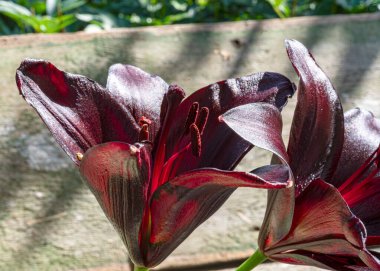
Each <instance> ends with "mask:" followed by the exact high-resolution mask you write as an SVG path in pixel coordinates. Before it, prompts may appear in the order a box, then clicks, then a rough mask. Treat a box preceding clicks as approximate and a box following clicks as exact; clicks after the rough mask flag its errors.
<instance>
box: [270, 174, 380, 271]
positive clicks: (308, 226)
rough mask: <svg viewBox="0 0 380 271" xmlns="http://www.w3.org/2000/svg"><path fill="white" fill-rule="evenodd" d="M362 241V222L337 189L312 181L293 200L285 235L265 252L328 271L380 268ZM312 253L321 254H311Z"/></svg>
mask: <svg viewBox="0 0 380 271" xmlns="http://www.w3.org/2000/svg"><path fill="white" fill-rule="evenodd" d="M365 241H366V229H365V227H364V225H363V223H362V222H361V221H360V220H359V219H358V218H357V217H356V216H354V215H353V214H352V212H351V211H350V209H349V207H348V206H347V204H346V202H345V201H344V199H343V198H342V196H341V195H340V193H339V191H337V190H336V189H335V188H334V187H333V186H331V185H329V184H327V183H326V182H324V181H323V180H314V181H312V183H311V184H309V185H308V187H307V188H306V189H305V190H304V191H303V192H302V193H301V194H300V195H299V196H298V197H297V199H296V202H295V209H294V215H293V224H292V228H291V230H290V231H289V233H288V235H287V236H286V237H285V238H284V239H283V240H281V242H279V243H278V245H277V246H276V245H273V246H271V247H270V249H267V250H266V251H265V254H266V255H267V256H268V257H269V258H272V255H273V259H274V260H277V261H282V262H288V263H289V262H290V263H291V262H292V260H293V261H294V263H296V264H304V265H314V266H317V267H321V266H325V267H324V268H326V267H329V268H327V269H331V270H353V269H351V268H350V267H351V266H356V267H357V268H358V267H363V268H365V267H369V268H370V270H380V262H379V261H378V260H377V259H376V257H374V256H373V255H371V254H370V253H369V252H368V251H367V249H366V247H365ZM288 251H290V253H288ZM298 253H300V254H299V255H298ZM314 253H316V254H317V255H318V254H319V255H324V256H323V257H322V256H320V257H314ZM300 256H301V257H300ZM315 262H319V264H315Z"/></svg>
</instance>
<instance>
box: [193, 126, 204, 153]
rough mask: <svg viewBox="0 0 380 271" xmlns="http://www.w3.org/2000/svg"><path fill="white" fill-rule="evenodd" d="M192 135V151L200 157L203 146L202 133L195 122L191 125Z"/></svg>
mask: <svg viewBox="0 0 380 271" xmlns="http://www.w3.org/2000/svg"><path fill="white" fill-rule="evenodd" d="M190 136H191V152H192V153H193V155H194V156H195V157H200V156H201V148H202V141H201V133H200V132H199V129H198V127H197V125H195V124H194V123H193V124H191V125H190Z"/></svg>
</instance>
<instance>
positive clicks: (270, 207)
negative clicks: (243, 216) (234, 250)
mask: <svg viewBox="0 0 380 271" xmlns="http://www.w3.org/2000/svg"><path fill="white" fill-rule="evenodd" d="M221 119H222V120H223V121H224V122H225V123H226V124H227V125H228V126H229V127H230V128H231V129H232V130H234V131H235V132H236V133H237V134H238V135H239V136H241V137H242V138H244V139H245V140H247V141H248V142H250V143H251V144H253V145H255V146H257V147H260V148H263V149H266V150H269V151H271V152H273V153H274V154H276V155H277V156H278V157H279V158H280V160H282V162H283V163H285V164H286V165H287V162H288V155H287V153H286V150H285V146H284V143H283V141H282V137H281V130H282V119H281V115H280V112H279V110H278V109H277V108H276V107H275V106H273V105H270V104H266V103H255V104H247V105H242V106H238V107H236V108H233V109H231V110H229V111H227V112H226V113H225V114H223V115H222V117H221ZM292 179H293V177H291V178H290V180H289V185H291V183H292ZM293 208H294V191H293V188H291V189H283V190H279V191H268V204H267V210H266V214H265V218H264V222H263V225H262V227H261V230H260V236H259V247H261V248H263V247H267V246H271V245H272V244H273V243H276V242H277V241H278V240H280V239H281V238H283V237H284V236H285V235H286V234H287V233H288V231H289V229H290V226H291V218H292V215H291V214H292V212H293Z"/></svg>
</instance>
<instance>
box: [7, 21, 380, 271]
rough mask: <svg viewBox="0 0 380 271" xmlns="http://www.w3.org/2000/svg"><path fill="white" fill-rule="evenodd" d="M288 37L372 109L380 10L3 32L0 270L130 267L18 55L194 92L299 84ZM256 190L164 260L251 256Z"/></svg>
mask: <svg viewBox="0 0 380 271" xmlns="http://www.w3.org/2000/svg"><path fill="white" fill-rule="evenodd" d="M285 38H294V39H298V40H300V41H301V42H303V43H304V44H306V45H307V46H308V47H309V48H310V49H311V51H312V52H313V53H314V56H315V58H316V59H317V61H318V62H319V64H320V65H321V66H322V67H323V69H324V70H325V71H326V73H327V74H328V75H329V76H330V78H331V79H332V81H333V83H334V85H335V86H336V89H337V90H338V92H339V94H340V97H341V99H342V101H343V104H344V107H345V109H350V108H353V107H356V106H360V107H365V108H367V109H369V110H372V111H373V113H374V114H375V115H377V116H378V117H380V106H379V105H380V91H379V87H380V55H379V49H380V14H371V15H366V14H364V15H355V16H333V17H315V18H313V17H309V18H295V19H289V20H268V21H261V22H238V23H221V24H209V25H184V26H179V25H178V26H165V27H155V28H153V27H148V28H136V29H120V30H113V31H109V32H102V33H97V34H86V33H77V34H58V35H49V36H45V35H24V36H12V37H0V74H1V80H0V270H14V271H18V270H30V271H32V270H36V271H37V270H38V271H43V270H83V269H86V268H91V270H127V265H126V263H127V255H126V252H125V249H124V247H123V245H122V243H121V242H120V240H119V238H118V236H117V235H116V234H115V232H114V231H113V229H112V227H111V226H110V225H109V223H108V222H107V220H106V218H105V217H104V215H103V214H102V212H101V210H100V208H99V207H98V205H97V203H96V202H95V199H94V197H93V196H92V195H91V194H90V193H89V191H88V189H86V187H85V186H84V185H83V184H82V182H81V180H80V178H79V175H78V173H77V172H76V169H75V168H74V167H73V166H72V164H71V162H70V161H69V159H68V158H67V157H66V156H65V154H64V153H63V151H61V150H60V149H59V147H58V146H57V145H56V144H55V142H54V141H53V139H52V137H51V136H50V134H49V132H48V131H47V129H46V128H45V127H44V125H43V124H42V122H41V121H40V119H39V118H38V117H37V115H36V114H35V113H34V111H33V110H32V108H30V107H29V106H28V105H27V104H26V103H25V102H24V101H23V99H22V98H21V97H20V96H19V95H18V91H17V88H16V85H15V81H14V76H15V70H16V68H17V67H18V65H19V64H20V62H21V60H22V59H24V58H26V57H31V58H44V59H48V60H50V61H52V62H53V63H55V64H56V65H57V66H58V67H60V68H61V69H64V70H66V71H69V72H73V73H80V74H84V75H86V76H88V77H90V78H93V79H95V80H97V81H99V82H101V83H102V84H105V81H106V77H107V70H108V67H109V66H110V65H111V64H113V63H117V62H118V63H129V64H132V65H136V66H138V67H141V68H142V69H144V70H146V71H148V72H150V73H156V74H158V75H160V76H161V77H162V78H164V79H165V80H166V81H167V82H170V83H177V84H179V85H181V86H183V87H184V88H185V89H186V90H187V91H188V93H191V92H192V91H194V90H196V89H198V88H200V87H202V86H204V85H206V84H210V83H213V82H216V81H218V80H222V79H226V78H230V77H235V76H241V75H246V74H250V73H254V72H258V71H276V72H280V73H283V74H285V75H287V76H288V77H289V78H291V79H292V80H294V81H295V82H297V78H296V75H295V73H294V72H293V69H292V67H291V65H290V63H289V61H288V59H287V56H286V52H285V49H284V46H283V41H284V39H285ZM294 105H295V99H294V98H293V100H292V101H291V102H290V103H289V105H288V106H287V109H286V110H285V111H284V118H285V120H284V122H285V127H284V137H285V138H286V137H287V135H288V131H289V127H290V121H291V115H292V112H293V109H294ZM268 157H269V156H268V155H267V154H266V153H264V152H260V151H256V152H254V153H252V154H249V156H248V158H247V159H245V161H244V164H243V166H242V167H243V168H245V169H251V168H253V167H255V166H256V165H258V164H262V163H266V162H268ZM265 197H266V193H265V191H262V190H255V189H240V190H238V191H237V192H236V193H235V194H234V195H233V196H232V197H231V199H230V200H229V201H228V203H227V204H226V205H225V206H224V207H223V208H222V209H221V210H220V211H219V212H218V213H217V214H216V215H215V216H213V217H212V218H211V219H210V220H209V221H207V222H206V223H204V224H203V225H202V226H201V227H199V229H197V230H196V231H195V232H194V234H193V235H192V236H191V237H190V238H189V239H188V240H187V241H186V242H185V243H183V244H182V245H181V246H180V247H179V248H178V249H177V250H176V251H175V253H174V254H173V256H172V257H171V258H169V259H168V260H167V261H166V262H164V263H163V264H162V266H161V268H168V267H171V268H173V270H179V269H180V266H183V267H184V269H185V270H190V269H192V268H190V266H196V265H205V264H209V263H210V262H228V261H230V260H231V261H232V260H238V259H240V258H242V257H245V256H246V255H248V254H247V253H249V252H250V251H252V250H253V249H254V248H255V243H256V236H257V230H258V229H259V227H260V223H261V220H262V217H263V214H264V208H265V203H266V202H265ZM179 259H181V260H179ZM99 267H103V268H99ZM273 267H275V269H277V270H288V269H286V268H285V267H284V266H283V265H270V264H269V265H265V266H263V267H262V269H259V270H272V269H273ZM205 268H206V269H205V270H210V269H211V267H205ZM192 270H193V269H192ZM292 270H295V269H292ZM300 270H312V269H310V268H305V267H303V268H300ZM313 270H314V269H313Z"/></svg>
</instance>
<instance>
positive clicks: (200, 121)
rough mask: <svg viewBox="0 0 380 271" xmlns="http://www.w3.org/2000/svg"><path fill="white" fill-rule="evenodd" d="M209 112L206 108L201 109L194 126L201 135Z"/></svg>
mask: <svg viewBox="0 0 380 271" xmlns="http://www.w3.org/2000/svg"><path fill="white" fill-rule="evenodd" d="M208 114H209V110H208V108H207V107H202V108H201V110H200V112H199V114H198V117H197V121H196V122H195V124H196V125H197V126H198V129H199V132H200V133H201V134H202V133H203V130H204V128H205V126H206V123H207V119H208Z"/></svg>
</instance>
